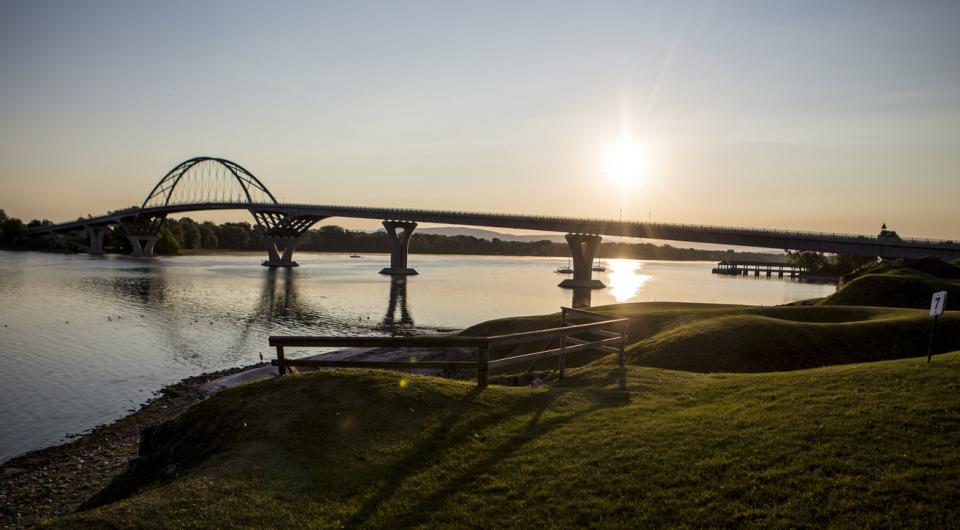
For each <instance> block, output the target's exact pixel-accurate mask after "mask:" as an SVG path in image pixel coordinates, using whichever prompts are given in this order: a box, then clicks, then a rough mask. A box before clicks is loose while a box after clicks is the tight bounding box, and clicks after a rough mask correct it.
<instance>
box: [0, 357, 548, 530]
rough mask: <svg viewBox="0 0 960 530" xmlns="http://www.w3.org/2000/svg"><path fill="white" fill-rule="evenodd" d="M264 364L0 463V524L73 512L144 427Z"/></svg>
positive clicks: (182, 387) (179, 387)
mask: <svg viewBox="0 0 960 530" xmlns="http://www.w3.org/2000/svg"><path fill="white" fill-rule="evenodd" d="M319 355H323V356H324V358H326V359H351V360H359V359H363V360H371V361H399V360H405V359H409V358H416V359H418V360H421V361H425V360H439V359H454V360H458V359H459V360H465V359H469V358H472V357H473V356H474V355H476V353H475V352H474V351H473V350H472V349H469V348H467V349H462V350H461V349H450V348H445V349H431V348H410V349H405V350H395V349H390V348H345V349H343V350H340V351H335V352H329V353H325V354H319ZM411 371H415V372H419V373H428V374H431V375H441V376H444V377H452V378H457V379H459V378H465V377H471V378H472V377H473V374H472V373H471V374H465V373H456V372H450V373H447V372H443V371H440V370H423V369H420V370H411ZM274 373H276V372H275V369H274V368H272V367H270V366H269V363H260V364H254V365H250V366H243V367H238V368H231V369H227V370H221V371H218V372H210V373H206V374H202V375H199V376H195V377H190V378H187V379H184V380H183V381H180V382H179V383H175V384H172V385H169V386H167V387H164V388H163V389H162V390H160V392H158V394H157V396H156V397H154V398H153V399H151V400H150V401H148V402H147V403H145V404H144V405H143V406H141V407H140V409H139V410H137V411H136V412H133V413H131V414H129V415H127V416H124V417H123V418H120V419H119V420H117V421H115V422H113V423H111V424H109V425H103V426H100V427H97V428H95V429H93V430H92V431H90V432H88V433H85V434H83V435H81V436H79V437H77V438H76V439H75V440H72V441H70V442H67V443H64V444H62V445H57V446H53V447H48V448H46V449H40V450H37V451H33V452H30V453H27V454H25V455H21V456H19V457H16V458H14V459H12V460H10V461H8V462H6V463H5V464H3V465H2V466H0V527H2V528H29V527H32V526H35V525H38V524H41V523H43V522H44V521H45V520H49V519H52V518H55V517H58V516H61V515H65V514H67V513H70V512H73V511H74V510H76V509H77V508H78V507H79V506H80V505H81V504H83V502H84V501H86V500H87V499H89V498H90V497H92V496H93V495H94V494H96V493H97V492H99V491H100V490H102V489H103V488H104V487H105V486H106V485H107V484H108V483H109V482H110V481H111V480H112V479H113V478H114V477H116V476H117V475H118V474H119V473H120V472H121V471H122V470H123V469H124V467H125V466H126V465H127V463H128V462H130V460H131V459H133V458H135V457H136V456H137V455H138V452H139V447H140V434H141V432H142V431H143V430H144V429H146V428H148V427H153V426H155V425H159V424H161V423H163V422H165V421H167V420H170V419H172V418H174V417H176V416H177V415H178V414H180V413H181V412H183V411H184V410H185V409H186V408H187V407H189V406H190V405H191V404H193V403H195V402H197V401H199V400H201V399H203V398H205V397H207V396H209V395H211V394H213V393H216V392H218V391H220V390H222V389H224V388H228V387H231V386H236V385H238V384H241V383H246V382H250V381H255V380H258V379H262V378H265V377H270V376H271V375H272V374H274ZM555 377H556V374H555V373H552V372H549V371H548V372H536V373H534V372H528V373H525V374H519V375H510V376H501V377H498V378H495V379H494V380H492V381H491V382H492V383H495V384H502V385H508V386H527V385H533V386H538V385H540V384H543V383H546V382H547V381H549V380H551V379H553V378H555Z"/></svg>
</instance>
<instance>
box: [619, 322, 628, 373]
mask: <svg viewBox="0 0 960 530" xmlns="http://www.w3.org/2000/svg"><path fill="white" fill-rule="evenodd" d="M626 347H627V323H626V322H624V323H623V324H621V325H620V354H619V357H620V359H619V364H620V368H623V365H624V363H623V350H624V349H626Z"/></svg>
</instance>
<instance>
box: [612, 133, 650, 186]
mask: <svg viewBox="0 0 960 530" xmlns="http://www.w3.org/2000/svg"><path fill="white" fill-rule="evenodd" d="M649 171H650V156H649V152H648V150H647V147H646V146H645V145H644V144H642V143H639V142H636V141H634V140H632V139H630V138H621V139H620V140H619V141H617V142H615V143H612V144H610V145H609V146H607V150H606V153H605V155H604V160H603V173H604V175H606V176H607V177H608V178H610V179H612V180H615V181H617V182H618V183H620V184H622V185H631V184H634V183H635V182H637V181H638V180H640V179H642V178H643V177H645V176H646V175H647V173H648V172H649Z"/></svg>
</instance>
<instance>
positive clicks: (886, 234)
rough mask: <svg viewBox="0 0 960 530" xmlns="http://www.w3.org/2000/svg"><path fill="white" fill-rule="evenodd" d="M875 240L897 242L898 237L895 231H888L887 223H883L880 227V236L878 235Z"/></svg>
mask: <svg viewBox="0 0 960 530" xmlns="http://www.w3.org/2000/svg"><path fill="white" fill-rule="evenodd" d="M877 238H879V239H896V240H899V239H900V236H899V235H897V232H896V231H895V230H889V229H888V228H887V223H883V226H881V227H880V235H878V236H877Z"/></svg>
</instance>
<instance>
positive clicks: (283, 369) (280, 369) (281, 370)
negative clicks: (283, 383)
mask: <svg viewBox="0 0 960 530" xmlns="http://www.w3.org/2000/svg"><path fill="white" fill-rule="evenodd" d="M284 362H286V359H285V358H284V357H283V346H277V375H284V374H285V373H287V366H286V365H285V364H284Z"/></svg>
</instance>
